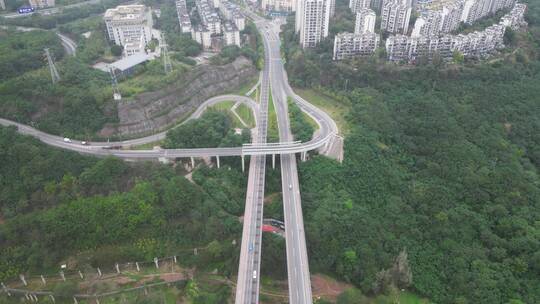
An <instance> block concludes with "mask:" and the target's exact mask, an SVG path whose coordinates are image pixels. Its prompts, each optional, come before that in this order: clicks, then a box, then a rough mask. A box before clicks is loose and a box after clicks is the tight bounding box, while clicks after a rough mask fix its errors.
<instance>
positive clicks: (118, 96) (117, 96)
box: [109, 67, 122, 100]
mask: <svg viewBox="0 0 540 304" xmlns="http://www.w3.org/2000/svg"><path fill="white" fill-rule="evenodd" d="M109 74H110V75H111V85H112V89H113V98H114V100H120V99H122V95H121V94H120V89H119V88H118V81H116V74H115V73H114V70H113V68H111V67H109Z"/></svg>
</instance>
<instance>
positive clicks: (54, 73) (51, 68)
mask: <svg viewBox="0 0 540 304" xmlns="http://www.w3.org/2000/svg"><path fill="white" fill-rule="evenodd" d="M44 50H45V56H46V57H47V63H48V64H49V71H50V72H51V79H52V83H53V84H55V83H57V82H58V81H59V80H60V75H59V74H58V70H56V66H55V65H54V61H53V59H52V56H51V53H50V52H49V49H44Z"/></svg>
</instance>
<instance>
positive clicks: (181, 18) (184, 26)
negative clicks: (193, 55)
mask: <svg viewBox="0 0 540 304" xmlns="http://www.w3.org/2000/svg"><path fill="white" fill-rule="evenodd" d="M176 13H177V14H178V23H180V32H182V33H191V30H192V27H191V19H190V18H189V11H188V8H187V5H186V0H177V1H176Z"/></svg>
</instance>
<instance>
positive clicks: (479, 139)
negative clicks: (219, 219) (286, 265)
mask: <svg viewBox="0 0 540 304" xmlns="http://www.w3.org/2000/svg"><path fill="white" fill-rule="evenodd" d="M539 9H540V5H539V4H538V3H533V4H532V5H531V6H530V8H529V13H528V20H529V23H530V28H529V33H519V34H518V38H517V39H518V41H517V43H518V45H520V46H521V47H520V48H519V49H517V50H512V49H508V50H506V51H505V52H503V53H502V54H501V56H500V57H499V58H493V59H492V60H490V61H488V62H485V63H479V62H470V63H465V64H464V65H450V66H433V65H425V66H417V67H398V66H394V65H388V64H384V63H382V62H381V60H380V58H371V59H366V60H361V59H360V60H355V61H351V62H345V63H340V64H335V63H333V62H331V61H330V60H327V59H328V58H326V57H325V56H319V54H317V53H316V52H317V51H318V50H315V52H305V53H304V52H301V51H298V50H295V51H293V52H289V53H288V55H289V56H292V57H289V58H288V66H287V68H288V72H289V79H291V80H292V81H293V82H294V83H295V84H296V85H297V86H300V87H308V88H309V87H311V88H314V89H315V90H317V91H318V92H319V93H321V94H326V96H327V97H328V98H329V99H334V100H335V102H340V103H342V104H343V105H345V106H347V107H348V108H349V114H348V124H349V127H350V129H351V132H350V134H349V135H348V137H347V138H346V140H345V160H344V162H343V164H338V163H336V162H334V161H331V160H328V159H326V158H323V157H316V158H315V159H313V160H312V161H309V162H306V163H301V165H300V170H301V172H300V173H301V174H300V182H301V185H302V195H303V205H304V207H303V211H304V214H305V224H306V233H307V238H308V242H307V243H308V247H309V256H310V264H311V268H312V270H313V271H323V272H330V273H334V274H335V275H337V276H338V277H340V278H342V279H344V280H347V281H349V282H352V283H354V284H355V285H356V286H358V287H359V288H361V290H362V292H363V293H365V294H373V293H378V292H388V291H389V290H390V289H391V288H392V286H391V285H396V284H393V283H396V282H398V281H399V280H396V278H395V277H392V276H391V275H389V273H390V274H391V273H392V272H391V271H382V270H384V269H389V268H391V267H392V264H393V263H394V259H395V258H396V257H397V256H398V254H399V253H400V252H402V251H405V252H406V253H407V254H408V263H409V266H410V269H411V270H412V284H411V285H410V286H408V288H410V289H412V290H414V291H415V292H417V293H419V294H421V295H423V296H426V297H429V298H430V299H431V300H433V301H434V302H436V303H490V304H492V303H509V302H512V303H538V302H540V288H538V286H540V224H539V223H540V177H539V175H538V170H539V168H540V97H539V96H540V86H539V85H538V84H540V61H539V57H538V47H539V45H540V44H539V43H540V31H539V26H540V19H538V16H540V14H539V11H540V10H539ZM289 26H290V24H289ZM293 26H294V23H293ZM287 35H291V32H288V31H287V29H286V32H285V39H288V38H291V37H290V36H289V37H287ZM293 38H294V37H293ZM292 41H293V40H289V42H288V43H293V42H292ZM286 52H287V51H286ZM397 285H398V286H396V287H399V288H407V284H397Z"/></svg>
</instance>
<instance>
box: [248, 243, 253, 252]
mask: <svg viewBox="0 0 540 304" xmlns="http://www.w3.org/2000/svg"><path fill="white" fill-rule="evenodd" d="M252 251H253V244H249V252H252Z"/></svg>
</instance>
